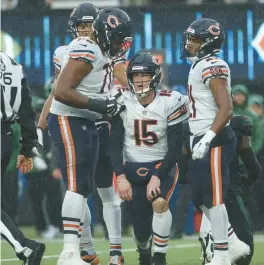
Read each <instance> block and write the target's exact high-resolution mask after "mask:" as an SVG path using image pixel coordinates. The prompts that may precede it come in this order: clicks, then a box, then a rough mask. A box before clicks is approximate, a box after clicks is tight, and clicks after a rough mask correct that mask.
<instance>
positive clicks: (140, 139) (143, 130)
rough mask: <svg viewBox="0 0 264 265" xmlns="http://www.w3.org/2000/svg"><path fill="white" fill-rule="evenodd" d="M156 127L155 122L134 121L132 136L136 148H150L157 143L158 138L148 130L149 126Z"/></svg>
mask: <svg viewBox="0 0 264 265" xmlns="http://www.w3.org/2000/svg"><path fill="white" fill-rule="evenodd" d="M155 125H157V120H135V121H134V136H135V143H136V145H137V146H141V145H142V144H144V145H147V146H152V145H154V144H156V143H157V142H158V136H157V134H156V133H155V132H153V131H150V130H149V126H155Z"/></svg>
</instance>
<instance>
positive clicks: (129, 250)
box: [1, 244, 199, 262]
mask: <svg viewBox="0 0 264 265" xmlns="http://www.w3.org/2000/svg"><path fill="white" fill-rule="evenodd" d="M198 246H199V244H179V245H172V246H168V248H193V247H198ZM134 251H136V248H125V249H122V252H124V253H126V252H134ZM108 252H109V250H104V251H96V253H97V254H103V253H108ZM58 257H59V255H51V256H43V259H56V258H58ZM17 260H19V259H1V262H10V261H17Z"/></svg>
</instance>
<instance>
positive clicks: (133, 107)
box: [120, 90, 188, 162]
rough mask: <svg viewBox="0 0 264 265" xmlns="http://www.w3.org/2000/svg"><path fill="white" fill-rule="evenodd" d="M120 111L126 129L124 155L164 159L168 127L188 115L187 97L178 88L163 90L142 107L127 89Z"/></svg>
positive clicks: (131, 158)
mask: <svg viewBox="0 0 264 265" xmlns="http://www.w3.org/2000/svg"><path fill="white" fill-rule="evenodd" d="M123 95H124V98H123V104H124V105H125V106H126V110H125V111H123V112H121V114H120V116H121V118H122V119H123V126H124V129H125V137H124V148H123V151H124V158H125V161H129V162H152V161H157V160H162V159H164V157H165V155H166V153H167V151H168V145H167V127H168V126H171V125H174V124H177V123H180V122H182V121H183V120H185V119H187V118H188V111H187V106H186V105H185V103H184V97H183V96H182V95H181V94H180V93H178V92H176V91H168V90H160V91H157V94H156V97H155V99H154V100H153V102H152V103H150V104H149V105H148V106H146V107H143V106H142V105H141V104H140V103H139V101H138V100H137V97H136V95H135V94H133V93H132V92H130V91H129V92H128V91H127V92H125V93H124V94H123Z"/></svg>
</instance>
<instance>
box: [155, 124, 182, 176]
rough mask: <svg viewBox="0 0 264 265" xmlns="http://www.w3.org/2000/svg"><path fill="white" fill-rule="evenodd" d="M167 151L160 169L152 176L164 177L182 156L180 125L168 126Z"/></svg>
mask: <svg viewBox="0 0 264 265" xmlns="http://www.w3.org/2000/svg"><path fill="white" fill-rule="evenodd" d="M167 141H168V151H167V153H166V155H165V157H164V159H163V161H162V164H161V166H160V168H158V169H156V170H155V172H154V174H153V175H155V176H157V177H159V178H161V179H162V178H163V177H166V176H167V175H168V173H169V171H170V170H171V169H172V168H173V167H174V166H175V164H176V163H177V162H178V161H180V158H181V156H182V124H176V125H172V126H169V128H168V130H167Z"/></svg>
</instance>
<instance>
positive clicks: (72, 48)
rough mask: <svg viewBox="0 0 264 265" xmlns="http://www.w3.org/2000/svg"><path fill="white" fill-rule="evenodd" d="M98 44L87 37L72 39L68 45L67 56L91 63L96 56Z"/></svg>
mask: <svg viewBox="0 0 264 265" xmlns="http://www.w3.org/2000/svg"><path fill="white" fill-rule="evenodd" d="M99 50H100V48H99V46H98V45H97V44H96V43H95V42H93V41H92V40H91V39H90V38H88V37H81V38H76V39H74V40H73V41H72V42H71V43H70V44H69V46H68V52H69V57H70V58H73V59H78V60H81V61H84V62H86V63H93V62H95V60H96V59H97V58H96V57H98V51H99Z"/></svg>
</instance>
